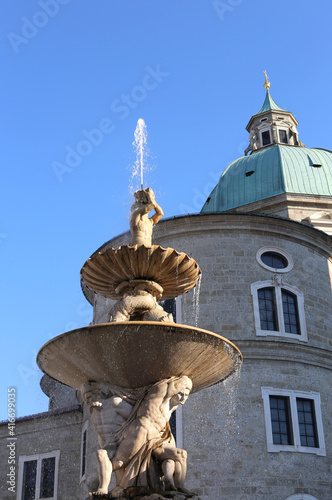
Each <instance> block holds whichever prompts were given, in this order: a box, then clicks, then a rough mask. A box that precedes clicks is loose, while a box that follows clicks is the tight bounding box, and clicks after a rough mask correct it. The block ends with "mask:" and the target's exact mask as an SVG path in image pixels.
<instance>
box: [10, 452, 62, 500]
mask: <svg viewBox="0 0 332 500" xmlns="http://www.w3.org/2000/svg"><path fill="white" fill-rule="evenodd" d="M44 458H55V468H54V495H53V497H47V498H43V499H41V498H40V496H39V495H40V476H41V464H42V460H43V459H44ZM32 460H37V475H36V496H35V500H57V498H58V496H57V495H58V473H59V460H60V450H55V451H50V452H48V453H40V454H37V455H20V456H19V462H18V482H17V496H16V500H21V498H22V487H23V470H24V462H30V461H32Z"/></svg>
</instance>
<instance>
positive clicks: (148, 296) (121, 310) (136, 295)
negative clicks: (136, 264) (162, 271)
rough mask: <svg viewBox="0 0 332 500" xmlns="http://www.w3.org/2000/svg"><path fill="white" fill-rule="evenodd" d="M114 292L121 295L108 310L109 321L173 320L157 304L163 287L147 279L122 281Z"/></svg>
mask: <svg viewBox="0 0 332 500" xmlns="http://www.w3.org/2000/svg"><path fill="white" fill-rule="evenodd" d="M116 292H117V293H118V294H119V295H122V299H120V300H118V301H117V302H116V304H115V305H114V306H113V308H112V309H111V311H110V321H113V322H116V321H129V320H130V318H131V317H132V316H133V315H135V316H134V319H136V320H139V321H167V322H173V317H172V315H171V314H168V313H167V312H165V311H164V309H163V308H162V307H161V306H160V305H159V304H158V300H160V298H161V296H162V293H163V288H162V287H161V286H160V285H158V283H155V282H154V281H149V280H138V279H136V280H130V281H123V282H122V283H121V284H120V285H119V286H118V287H117V288H116Z"/></svg>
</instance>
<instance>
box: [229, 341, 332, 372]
mask: <svg viewBox="0 0 332 500" xmlns="http://www.w3.org/2000/svg"><path fill="white" fill-rule="evenodd" d="M234 343H235V344H236V345H237V346H238V348H239V349H240V350H241V352H242V355H243V359H244V363H245V362H246V361H254V360H255V361H257V360H264V361H267V362H268V361H288V362H291V363H301V364H304V365H310V366H315V367H318V368H324V369H327V370H332V350H329V349H321V348H318V347H311V346H308V345H303V344H299V343H297V342H292V341H288V342H285V341H280V340H279V339H276V340H271V341H270V340H235V339H234ZM290 344H291V346H290ZM290 347H291V349H290Z"/></svg>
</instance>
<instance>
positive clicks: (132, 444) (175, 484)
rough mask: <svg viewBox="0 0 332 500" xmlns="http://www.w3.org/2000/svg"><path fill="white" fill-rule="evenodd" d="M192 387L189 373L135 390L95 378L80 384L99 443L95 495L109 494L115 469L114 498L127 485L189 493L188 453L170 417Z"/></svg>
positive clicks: (159, 490) (182, 402) (118, 495)
mask: <svg viewBox="0 0 332 500" xmlns="http://www.w3.org/2000/svg"><path fill="white" fill-rule="evenodd" d="M191 389H192V382H191V380H190V379H189V378H188V377H187V376H182V377H172V378H170V379H167V380H162V381H160V382H157V383H155V384H153V385H152V386H148V387H146V388H142V389H134V390H126V389H121V388H118V387H111V386H107V385H105V384H98V383H95V382H88V383H86V384H84V385H83V386H82V387H81V392H82V395H83V400H84V402H85V403H86V404H87V406H88V407H89V409H90V415H91V420H92V422H93V425H94V428H95V430H96V432H97V434H98V441H99V444H100V446H101V449H100V450H98V453H97V460H98V468H99V488H98V490H97V491H96V492H94V493H93V494H94V495H95V496H102V495H106V494H107V492H108V486H109V483H110V480H111V475H112V472H113V471H114V472H115V476H116V487H115V488H114V489H113V491H112V497H113V498H114V497H115V498H116V497H118V498H120V497H121V496H123V495H124V490H125V489H126V488H128V487H133V486H142V487H147V488H150V489H151V490H154V491H157V492H162V491H181V492H184V493H189V492H188V491H187V490H186V489H185V488H184V482H185V478H186V471H187V453H186V451H185V450H181V449H179V448H177V447H176V445H175V441H174V438H173V436H172V433H171V431H170V426H169V419H170V417H171V414H172V412H173V411H174V410H176V408H177V407H178V406H179V405H180V404H181V405H182V404H184V403H185V401H186V400H187V398H188V395H189V393H190V391H191Z"/></svg>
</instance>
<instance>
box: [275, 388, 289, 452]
mask: <svg viewBox="0 0 332 500" xmlns="http://www.w3.org/2000/svg"><path fill="white" fill-rule="evenodd" d="M270 410H271V422H272V436H273V444H293V443H292V436H291V424H290V418H289V416H290V411H289V400H288V398H285V397H280V396H279V397H278V396H270Z"/></svg>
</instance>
